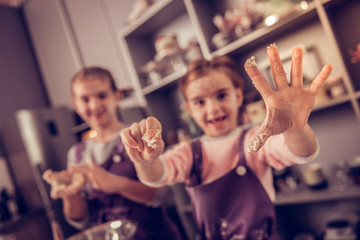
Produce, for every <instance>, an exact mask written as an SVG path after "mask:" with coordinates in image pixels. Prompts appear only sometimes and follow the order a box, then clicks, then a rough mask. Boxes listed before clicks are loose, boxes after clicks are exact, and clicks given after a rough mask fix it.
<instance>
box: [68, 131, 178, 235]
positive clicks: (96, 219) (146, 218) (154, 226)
mask: <svg viewBox="0 0 360 240" xmlns="http://www.w3.org/2000/svg"><path fill="white" fill-rule="evenodd" d="M84 149H85V143H79V144H78V145H77V147H76V151H75V154H76V156H75V158H76V163H81V162H82V161H84V160H83V159H82V152H83V150H84ZM101 167H103V168H104V169H106V170H107V171H108V172H111V173H113V174H116V175H118V176H125V177H127V178H130V179H133V180H138V178H137V175H136V171H135V168H134V165H133V163H132V162H131V160H130V159H129V157H128V156H127V155H126V151H125V147H124V145H123V143H122V142H121V138H120V137H119V138H118V139H117V142H116V147H115V148H114V152H113V154H112V155H111V156H110V157H109V159H108V160H106V161H105V162H104V163H103V164H102V165H101ZM85 195H86V199H87V202H88V206H89V212H90V222H91V226H95V225H98V224H101V223H104V222H108V221H111V220H116V219H127V220H132V221H134V222H136V223H137V227H138V229H137V232H136V234H135V236H134V239H136V240H145V239H146V240H160V239H163V240H169V239H175V240H179V239H181V237H180V234H179V232H178V230H177V227H176V226H175V225H174V223H173V222H172V221H171V220H170V218H169V217H168V216H167V215H166V212H165V211H164V209H162V208H161V207H159V208H154V207H148V206H145V205H143V204H139V203H136V202H133V201H131V200H129V199H127V198H125V197H123V196H122V195H120V194H106V193H103V192H100V191H98V190H96V189H94V188H92V187H91V186H89V187H87V188H85Z"/></svg>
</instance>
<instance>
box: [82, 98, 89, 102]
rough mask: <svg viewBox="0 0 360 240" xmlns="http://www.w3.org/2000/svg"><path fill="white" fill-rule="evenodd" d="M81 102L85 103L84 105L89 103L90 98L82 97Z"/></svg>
mask: <svg viewBox="0 0 360 240" xmlns="http://www.w3.org/2000/svg"><path fill="white" fill-rule="evenodd" d="M81 101H82V102H84V103H88V102H89V98H88V97H81Z"/></svg>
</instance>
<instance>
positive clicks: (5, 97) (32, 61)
mask: <svg viewBox="0 0 360 240" xmlns="http://www.w3.org/2000/svg"><path fill="white" fill-rule="evenodd" d="M0 84H1V87H0V102H1V104H0V112H1V114H0V125H1V124H4V123H5V122H6V121H8V120H9V118H10V116H11V115H12V114H13V113H14V112H16V111H17V110H20V109H34V108H43V107H48V106H49V101H48V97H47V94H46V92H45V88H44V85H43V83H42V78H41V75H40V73H39V69H38V65H37V61H36V58H35V56H34V53H33V49H32V47H31V44H30V42H29V36H28V33H27V30H26V27H25V25H24V21H23V18H22V14H21V10H19V9H16V8H10V7H5V6H0ZM1 145H2V144H1V143H0V173H1V174H0V175H1V176H0V189H1V188H4V187H5V188H7V189H8V190H9V191H10V192H12V191H13V185H12V182H11V180H10V179H11V178H10V174H9V172H8V169H7V166H6V163H5V159H4V158H3V157H2V155H3V153H2V151H1Z"/></svg>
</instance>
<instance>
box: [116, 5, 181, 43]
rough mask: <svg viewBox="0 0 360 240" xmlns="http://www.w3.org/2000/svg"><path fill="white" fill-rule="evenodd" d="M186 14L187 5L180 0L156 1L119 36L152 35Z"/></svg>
mask: <svg viewBox="0 0 360 240" xmlns="http://www.w3.org/2000/svg"><path fill="white" fill-rule="evenodd" d="M184 12H185V5H184V3H183V2H182V1H180V0H161V1H160V0H159V1H156V2H155V3H154V4H153V5H152V6H150V7H149V8H148V9H147V10H146V11H145V12H144V13H143V14H142V15H141V16H140V17H139V18H138V19H137V20H136V21H135V22H134V23H132V24H129V25H127V26H125V27H124V28H123V29H122V30H121V31H120V32H119V34H120V35H121V36H123V37H127V36H129V35H130V34H131V35H139V36H141V35H146V34H152V33H153V32H156V31H157V30H158V29H160V28H161V27H162V26H165V25H166V24H168V23H169V22H170V21H171V20H173V19H174V18H175V17H176V16H178V15H180V14H181V13H184Z"/></svg>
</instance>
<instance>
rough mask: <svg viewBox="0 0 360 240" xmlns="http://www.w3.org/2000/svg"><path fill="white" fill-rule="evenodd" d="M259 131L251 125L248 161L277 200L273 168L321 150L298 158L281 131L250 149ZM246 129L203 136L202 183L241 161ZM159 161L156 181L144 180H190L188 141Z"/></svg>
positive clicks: (168, 182) (166, 182)
mask: <svg viewBox="0 0 360 240" xmlns="http://www.w3.org/2000/svg"><path fill="white" fill-rule="evenodd" d="M257 130H258V127H257V126H256V127H252V128H251V129H250V130H249V131H248V132H247V133H246V135H245V139H244V140H245V141H244V143H245V144H244V146H243V147H244V152H245V158H246V161H247V164H248V165H249V167H250V168H251V169H252V170H253V171H254V173H255V174H256V175H257V177H258V178H259V180H260V182H261V183H262V185H263V187H264V189H265V190H266V192H267V193H268V195H269V197H270V199H271V200H272V201H274V200H275V189H274V185H273V177H272V171H271V167H272V168H275V169H277V170H279V169H282V168H284V167H287V166H291V165H294V164H303V163H307V162H309V161H311V160H313V159H314V158H315V157H316V156H317V155H318V152H319V148H317V151H316V152H315V153H314V154H312V155H311V156H309V157H299V156H296V155H295V154H293V153H292V152H291V151H290V150H289V148H288V147H287V145H286V144H285V139H284V136H283V135H282V134H280V135H276V136H272V137H270V138H269V139H268V140H267V142H266V143H265V145H264V146H263V147H262V148H261V149H260V150H259V151H258V152H256V153H250V152H248V151H247V145H248V142H249V140H250V138H251V137H253V136H254V135H255V134H256V132H257ZM242 131H243V128H242V127H239V128H237V129H235V130H234V131H232V132H231V133H229V134H228V135H226V136H222V137H217V138H212V137H207V136H202V137H201V138H200V141H201V143H202V156H203V159H202V161H203V168H202V184H206V183H210V182H212V181H214V180H216V179H218V178H220V177H221V176H223V175H225V174H226V173H227V172H229V171H230V170H232V169H233V168H234V167H235V166H236V165H237V163H238V158H239V151H238V147H239V146H238V144H239V136H240V134H241V132H242ZM160 160H161V162H162V164H163V167H164V171H163V174H162V176H161V178H160V179H159V180H158V181H156V182H146V181H144V180H142V182H143V183H145V184H147V185H149V186H152V187H159V186H163V185H171V184H174V183H179V182H184V183H188V182H189V180H190V171H191V168H192V166H193V157H192V151H191V146H190V143H189V142H181V143H179V144H178V145H176V146H175V147H173V148H171V149H169V150H167V151H166V152H165V153H164V154H163V155H161V157H160Z"/></svg>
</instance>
